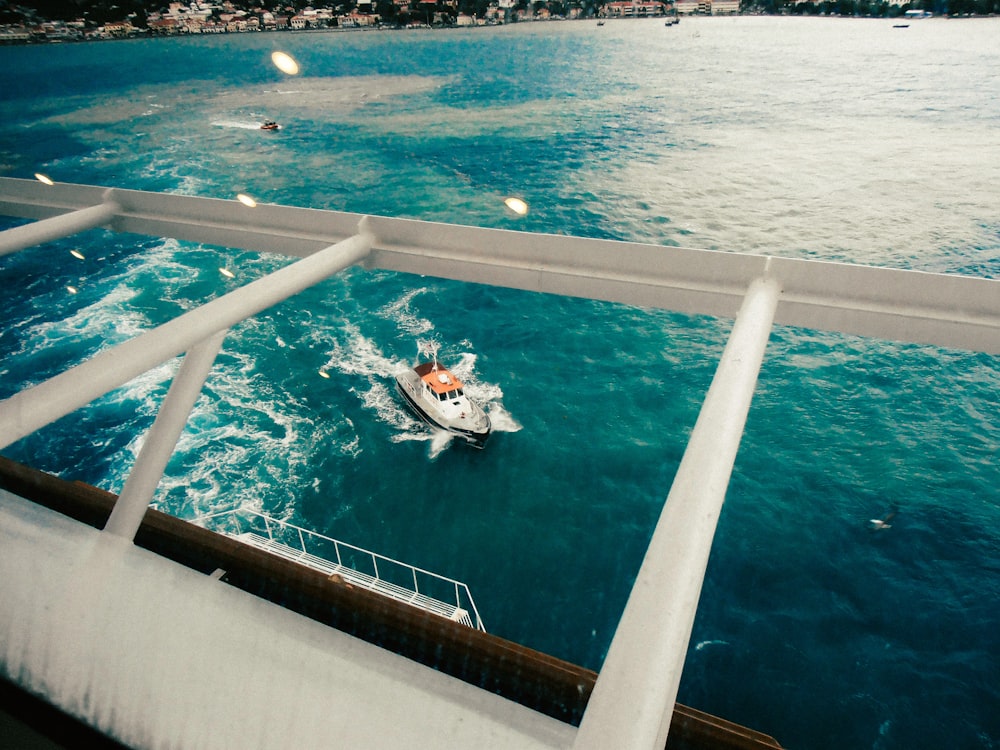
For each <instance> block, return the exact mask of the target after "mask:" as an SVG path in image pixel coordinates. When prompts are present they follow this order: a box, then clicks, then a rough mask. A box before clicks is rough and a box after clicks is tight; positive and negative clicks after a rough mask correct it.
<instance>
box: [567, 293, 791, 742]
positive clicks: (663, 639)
mask: <svg viewBox="0 0 1000 750" xmlns="http://www.w3.org/2000/svg"><path fill="white" fill-rule="evenodd" d="M780 291H781V290H780V286H779V285H778V284H777V282H775V281H773V280H769V279H759V280H757V281H755V282H754V283H753V284H751V286H750V289H749V290H748V292H747V295H746V299H745V300H744V302H743V306H742V307H741V309H740V312H739V315H738V316H737V318H736V322H735V323H734V325H733V330H732V332H731V333H730V336H729V341H728V343H727V344H726V348H725V350H724V351H723V353H722V358H721V360H720V361H719V367H718V369H717V370H716V373H715V377H714V378H713V380H712V385H711V386H710V387H709V389H708V394H707V396H706V397H705V402H704V404H703V405H702V408H701V412H700V413H699V415H698V421H697V422H696V423H695V426H694V430H693V431H692V433H691V438H690V440H688V444H687V448H686V450H685V451H684V457H683V458H682V459H681V464H680V467H679V468H678V470H677V475H676V476H675V477H674V483H673V485H672V486H671V488H670V494H669V495H668V496H667V501H666V504H665V505H664V507H663V512H662V514H661V515H660V518H659V520H658V521H657V524H656V528H655V529H654V531H653V537H652V540H651V541H650V543H649V547H648V548H647V550H646V555H645V557H644V559H643V561H642V567H641V568H640V569H639V574H638V576H637V577H636V581H635V584H634V585H633V587H632V593H631V594H630V595H629V599H628V603H627V604H626V606H625V611H624V613H623V614H622V618H621V621H620V622H619V624H618V628H617V630H615V635H614V638H613V639H612V641H611V647H610V648H609V649H608V655H607V658H606V659H605V660H604V666H603V667H602V669H601V671H600V673H599V674H598V676H597V683H596V685H595V686H594V692H593V694H592V695H591V697H590V702H589V703H588V704H587V709H586V711H585V712H584V715H583V720H582V721H581V723H580V729H579V731H578V732H577V736H576V740H575V742H574V744H573V750H607V749H608V748H618V747H621V748H628V749H629V750H662V748H663V747H664V745H665V743H666V740H667V730H668V728H669V726H670V719H671V716H672V715H673V709H674V702H675V701H676V698H677V688H678V685H679V684H680V678H681V671H682V670H683V667H684V658H685V656H686V654H687V647H688V641H689V639H690V637H691V628H692V626H693V624H694V617H695V612H696V611H697V609H698V598H699V597H700V595H701V587H702V582H703V580H704V577H705V569H706V567H707V565H708V556H709V552H710V551H711V548H712V538H713V537H714V535H715V527H716V524H717V523H718V520H719V514H720V513H721V511H722V503H723V501H724V500H725V496H726V488H727V486H728V485H729V477H730V475H731V473H732V470H733V463H734V462H735V460H736V452H737V450H738V449H739V445H740V438H741V437H742V436H743V426H744V424H745V423H746V417H747V412H748V411H749V409H750V402H751V399H752V398H753V391H754V387H755V386H756V383H757V375H758V373H759V372H760V366H761V363H762V361H763V358H764V350H765V348H766V346H767V340H768V338H769V336H770V333H771V326H772V321H773V319H774V312H775V308H776V307H777V304H778V296H779V294H780Z"/></svg>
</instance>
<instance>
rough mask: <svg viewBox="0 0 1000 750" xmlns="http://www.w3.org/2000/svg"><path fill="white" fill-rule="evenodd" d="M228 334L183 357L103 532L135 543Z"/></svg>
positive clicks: (224, 332)
mask: <svg viewBox="0 0 1000 750" xmlns="http://www.w3.org/2000/svg"><path fill="white" fill-rule="evenodd" d="M228 332H229V331H228V330H223V331H219V332H218V333H216V334H215V335H214V336H211V337H209V338H207V339H205V340H204V341H202V342H201V343H200V344H198V345H196V346H194V347H193V348H192V349H191V351H189V352H188V353H187V355H185V357H184V362H183V364H181V368H180V370H179V371H178V372H177V375H176V376H175V377H174V382H173V383H171V384H170V390H169V391H168V392H167V397H166V398H165V399H163V403H162V404H160V410H159V412H157V415H156V420H155V421H154V422H153V426H152V427H150V428H149V432H148V433H146V440H145V441H144V442H143V444H142V448H141V449H140V450H139V456H138V458H136V461H135V465H134V466H133V467H132V471H130V472H129V475H128V479H127V480H125V486H124V487H123V488H122V491H121V494H120V495H119V496H118V499H117V500H116V501H115V507H114V508H113V509H112V511H111V515H110V516H109V517H108V522H107V523H106V524H105V525H104V530H105V531H107V532H109V533H111V534H115V535H117V536H120V537H124V538H125V539H129V540H132V539H135V534H136V532H137V531H138V530H139V526H140V524H142V519H143V517H144V516H145V515H146V508H148V507H149V503H150V501H151V500H152V499H153V493H154V492H156V487H157V485H158V484H159V483H160V479H162V478H163V470H164V469H166V468H167V461H169V460H170V456H171V455H173V452H174V448H176V447H177V441H178V439H180V436H181V432H183V431H184V426H185V425H186V424H187V421H188V417H189V415H190V414H191V409H192V408H193V407H194V404H195V402H196V401H197V400H198V396H199V394H200V393H201V389H202V386H204V385H205V379H206V378H207V377H208V373H209V372H210V371H211V369H212V363H213V362H215V357H216V356H217V355H218V353H219V348H220V347H221V346H222V341H223V339H225V337H226V334H227V333H228Z"/></svg>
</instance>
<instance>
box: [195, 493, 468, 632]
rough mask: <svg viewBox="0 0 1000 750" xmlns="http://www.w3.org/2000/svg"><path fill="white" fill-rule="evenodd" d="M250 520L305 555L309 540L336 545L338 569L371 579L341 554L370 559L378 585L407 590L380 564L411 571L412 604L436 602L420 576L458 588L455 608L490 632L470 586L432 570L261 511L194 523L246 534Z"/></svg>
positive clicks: (232, 512)
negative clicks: (231, 525)
mask: <svg viewBox="0 0 1000 750" xmlns="http://www.w3.org/2000/svg"><path fill="white" fill-rule="evenodd" d="M248 516H249V517H251V518H256V519H260V520H261V521H263V528H264V531H265V533H266V534H267V539H268V541H270V542H273V543H275V544H283V545H285V546H289V545H287V543H286V540H285V537H283V536H279V535H280V531H278V532H276V531H275V530H274V529H273V528H272V525H277V526H278V528H279V530H286V529H287V530H290V531H292V532H293V533H294V534H295V535H296V536H297V538H298V541H299V548H300V550H301V552H302V554H303V555H311V554H312V553H311V552H310V551H309V544H308V542H307V540H313V541H315V540H321V541H323V542H327V543H332V544H333V549H334V552H335V554H336V557H337V560H336V566H337V567H339V568H350V569H352V570H355V571H357V572H358V573H360V574H361V575H367V574H366V573H363V572H362V571H360V570H358V569H357V568H356V567H354V566H351V565H348V564H347V563H345V562H344V556H343V555H342V554H341V551H342V550H343V549H346V550H350V551H352V552H356V553H359V554H361V555H364V556H367V557H368V558H369V559H370V560H371V563H372V568H373V569H374V571H375V575H374V579H375V580H376V581H383V582H385V583H387V584H389V585H393V586H398V587H399V588H405V586H403V585H402V584H399V583H396V582H394V581H389V579H387V578H385V577H383V575H381V574H380V572H379V567H378V561H379V560H382V561H383V562H384V563H388V564H389V565H394V566H398V567H399V568H403V569H405V570H408V571H409V572H410V577H412V579H413V588H412V589H411V590H412V591H413V594H414V596H413V597H411V600H415V599H416V598H417V597H420V596H427V597H428V598H434V597H430V596H429V595H427V594H424V593H423V592H421V590H420V583H419V579H418V574H419V575H421V576H427V577H429V578H431V579H434V580H436V581H440V582H441V583H443V584H447V585H448V587H449V588H451V587H454V590H455V608H456V609H461V610H465V611H467V612H469V613H470V614H471V616H472V618H471V619H472V624H473V627H475V628H476V629H477V630H482V631H485V630H486V626H485V625H484V624H483V620H482V617H480V615H479V609H478V608H477V607H476V602H475V600H474V599H473V598H472V592H471V591H470V590H469V587H468V585H467V584H465V583H463V582H462V581H459V580H456V579H454V578H450V577H448V576H443V575H441V574H440V573H435V572H434V571H432V570H427V569H425V568H421V567H418V566H416V565H411V564H409V563H405V562H403V561H401V560H396V559H395V558H392V557H387V556H386V555H383V554H380V553H378V552H373V551H372V550H369V549H365V548H364V547H358V546H357V545H354V544H350V543H349V542H344V541H341V540H339V539H334V538H333V537H329V536H325V535H324V534H320V533H319V532H316V531H312V530H311V529H306V528H303V527H301V526H297V525H296V524H294V523H290V522H288V521H283V520H281V519H277V518H273V517H272V516H269V515H267V514H266V513H261V512H259V511H255V510H251V509H249V508H237V509H230V510H223V511H218V512H216V513H209V514H206V515H202V516H199V517H198V518H196V519H194V520H193V521H192V523H195V524H197V525H199V526H202V527H204V528H208V526H206V522H208V521H215V520H218V519H221V518H226V519H232V520H234V521H235V528H236V529H237V530H238V532H239V533H246V532H244V530H243V526H242V525H241V524H240V521H241V520H243V521H246V520H247V519H246V517H248ZM213 526H214V524H213ZM223 533H225V532H223ZM302 562H303V564H308V562H305V561H302ZM328 562H330V563H331V565H333V564H334V563H333V561H328ZM383 568H385V566H383ZM439 601H440V600H439ZM411 603H412V602H411ZM445 603H447V602H445Z"/></svg>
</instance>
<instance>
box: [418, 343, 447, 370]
mask: <svg viewBox="0 0 1000 750" xmlns="http://www.w3.org/2000/svg"><path fill="white" fill-rule="evenodd" d="M440 348H441V344H439V343H438V342H437V341H418V342H417V350H418V351H419V352H420V353H421V354H423V353H424V352H426V353H427V354H429V355H431V358H432V359H433V360H434V366H433V367H432V368H431V369H432V370H435V371H436V370H437V369H438V349H440Z"/></svg>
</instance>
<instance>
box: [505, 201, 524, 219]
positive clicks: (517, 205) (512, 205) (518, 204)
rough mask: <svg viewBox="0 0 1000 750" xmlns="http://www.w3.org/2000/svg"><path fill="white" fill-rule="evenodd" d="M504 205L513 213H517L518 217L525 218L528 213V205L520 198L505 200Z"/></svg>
mask: <svg viewBox="0 0 1000 750" xmlns="http://www.w3.org/2000/svg"><path fill="white" fill-rule="evenodd" d="M504 205H505V206H507V208H509V209H510V210H511V211H513V212H514V213H516V214H517V215H518V216H524V215H525V214H526V213H528V204H527V203H525V202H524V201H523V200H521V199H520V198H514V197H510V198H507V199H505V200H504Z"/></svg>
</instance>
